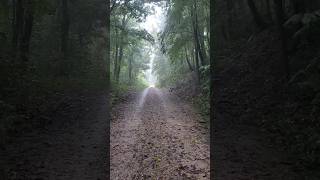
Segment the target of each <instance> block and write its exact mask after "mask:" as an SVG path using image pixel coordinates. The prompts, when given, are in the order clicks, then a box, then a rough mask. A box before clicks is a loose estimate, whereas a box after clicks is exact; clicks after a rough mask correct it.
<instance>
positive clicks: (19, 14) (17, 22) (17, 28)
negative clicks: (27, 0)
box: [12, 0, 24, 54]
mask: <svg viewBox="0 0 320 180" xmlns="http://www.w3.org/2000/svg"><path fill="white" fill-rule="evenodd" d="M23 11H24V8H23V1H22V0H13V21H12V26H13V28H12V51H13V52H14V54H17V49H18V46H19V40H20V38H21V34H22V25H23Z"/></svg>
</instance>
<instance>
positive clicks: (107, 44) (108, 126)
mask: <svg viewBox="0 0 320 180" xmlns="http://www.w3.org/2000/svg"><path fill="white" fill-rule="evenodd" d="M105 23H106V24H105V25H106V32H105V33H106V34H105V36H106V49H105V50H106V80H107V98H106V99H107V109H106V111H108V113H107V119H106V121H107V129H106V137H107V138H106V159H105V161H106V164H105V169H106V179H107V180H109V179H110V169H111V168H110V124H111V123H110V121H111V116H110V113H111V105H110V90H111V83H110V0H106V9H105Z"/></svg>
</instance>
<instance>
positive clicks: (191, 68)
mask: <svg viewBox="0 0 320 180" xmlns="http://www.w3.org/2000/svg"><path fill="white" fill-rule="evenodd" d="M184 50H185V54H186V61H187V64H188V67H189V69H190V71H193V67H192V65H191V63H190V61H189V57H188V51H187V48H185V49H184Z"/></svg>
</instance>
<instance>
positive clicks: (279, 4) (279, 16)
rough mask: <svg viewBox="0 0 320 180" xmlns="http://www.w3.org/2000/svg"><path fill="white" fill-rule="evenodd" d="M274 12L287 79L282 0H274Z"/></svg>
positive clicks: (288, 75)
mask: <svg viewBox="0 0 320 180" xmlns="http://www.w3.org/2000/svg"><path fill="white" fill-rule="evenodd" d="M274 3H275V8H276V14H277V24H278V29H279V34H280V39H281V46H282V47H281V51H282V67H283V72H284V74H285V76H286V78H287V79H288V80H289V77H290V70H289V58H288V50H287V37H286V33H285V29H284V27H283V23H284V22H285V14H284V10H283V2H282V0H281V1H280V0H274Z"/></svg>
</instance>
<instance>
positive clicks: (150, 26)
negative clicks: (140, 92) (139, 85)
mask: <svg viewBox="0 0 320 180" xmlns="http://www.w3.org/2000/svg"><path fill="white" fill-rule="evenodd" d="M146 6H149V7H152V8H154V14H150V15H149V16H147V18H146V21H145V22H143V23H141V28H143V29H146V30H147V31H148V32H149V33H150V34H152V35H153V36H154V38H155V39H156V38H157V37H156V36H157V34H158V33H159V32H160V31H161V29H162V27H163V22H164V18H165V14H164V11H163V9H162V8H161V7H160V6H157V5H154V4H147V5H146ZM155 48H156V46H153V47H152V48H151V55H150V58H151V59H150V64H149V66H150V69H149V70H147V72H146V76H147V81H148V83H149V86H150V87H154V86H155V83H156V77H155V76H154V75H153V73H152V68H153V61H154V58H155Z"/></svg>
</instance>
